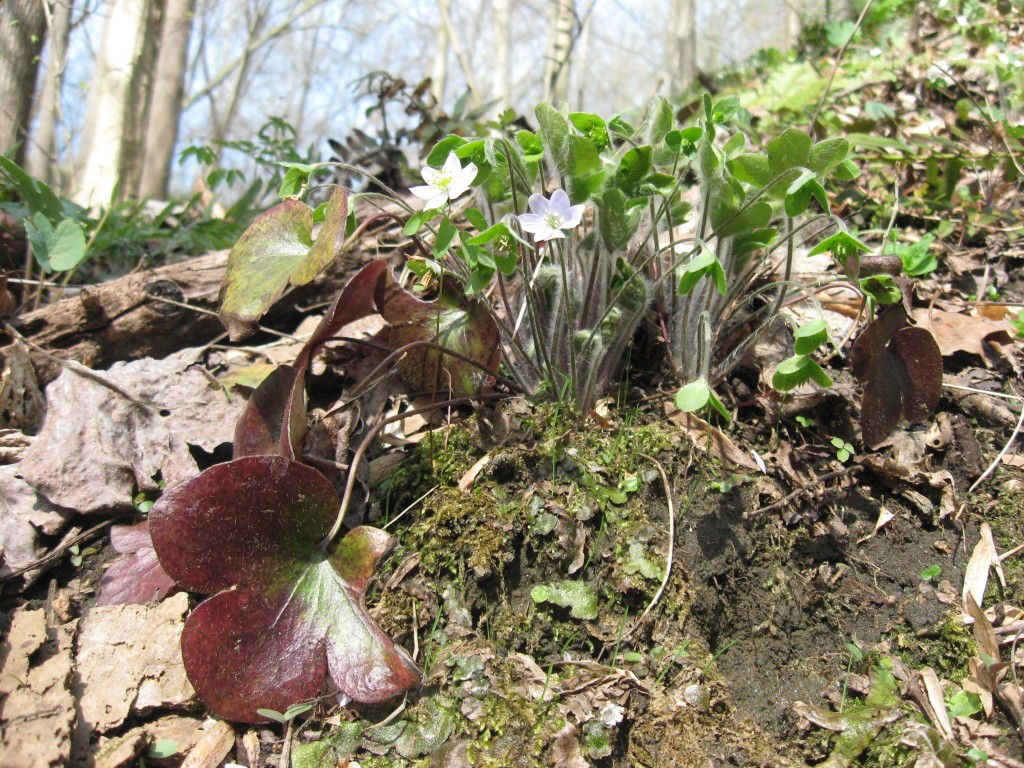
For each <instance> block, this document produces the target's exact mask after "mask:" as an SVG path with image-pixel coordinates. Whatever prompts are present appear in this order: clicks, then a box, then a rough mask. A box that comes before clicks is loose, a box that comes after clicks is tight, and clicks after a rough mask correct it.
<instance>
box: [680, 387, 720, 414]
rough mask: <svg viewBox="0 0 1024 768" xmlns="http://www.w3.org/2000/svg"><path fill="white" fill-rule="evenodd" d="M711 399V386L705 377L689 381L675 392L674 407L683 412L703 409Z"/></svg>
mask: <svg viewBox="0 0 1024 768" xmlns="http://www.w3.org/2000/svg"><path fill="white" fill-rule="evenodd" d="M710 399H711V387H710V386H708V383H707V381H706V380H705V379H697V380H696V381H691V382H690V383H689V384H687V385H686V386H684V387H681V388H680V389H679V391H678V392H676V398H675V403H676V408H678V409H679V410H680V411H683V412H684V413H696V412H697V411H700V410H703V409H704V407H705V406H707V404H708V402H709V401H710Z"/></svg>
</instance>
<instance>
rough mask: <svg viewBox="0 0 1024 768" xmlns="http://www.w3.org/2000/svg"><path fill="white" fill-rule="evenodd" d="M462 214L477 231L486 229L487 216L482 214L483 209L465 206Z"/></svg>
mask: <svg viewBox="0 0 1024 768" xmlns="http://www.w3.org/2000/svg"><path fill="white" fill-rule="evenodd" d="M463 215H464V216H465V217H466V221H468V222H469V223H470V224H472V225H473V227H474V229H476V230H477V232H483V231H484V230H485V229H487V217H486V216H484V214H483V211H481V210H480V209H479V208H467V209H466V212H465V213H464V214H463Z"/></svg>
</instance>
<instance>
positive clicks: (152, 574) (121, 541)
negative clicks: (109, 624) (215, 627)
mask: <svg viewBox="0 0 1024 768" xmlns="http://www.w3.org/2000/svg"><path fill="white" fill-rule="evenodd" d="M110 544H111V546H113V548H114V551H115V552H117V553H119V554H120V555H121V556H120V557H119V558H117V559H116V560H115V561H114V562H113V564H112V565H111V566H110V567H109V568H108V569H107V570H106V572H105V573H104V574H103V577H102V578H101V579H100V595H99V598H98V599H97V600H96V603H97V604H98V605H126V604H134V603H137V604H144V603H148V602H150V601H152V600H161V599H163V598H164V597H166V596H167V595H169V594H170V593H171V592H173V591H174V589H175V586H176V585H175V583H174V579H172V578H171V577H170V576H168V575H167V573H166V572H165V571H164V569H163V568H162V567H161V565H160V561H159V560H158V559H157V556H156V551H155V550H154V549H153V539H152V538H151V537H150V535H149V522H148V521H143V522H141V523H139V524H138V525H132V526H128V525H115V526H114V527H113V528H111V529H110Z"/></svg>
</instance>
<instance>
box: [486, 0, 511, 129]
mask: <svg viewBox="0 0 1024 768" xmlns="http://www.w3.org/2000/svg"><path fill="white" fill-rule="evenodd" d="M491 13H492V16H491V30H492V36H493V38H494V39H493V41H492V46H493V47H492V51H493V53H492V55H491V98H493V99H494V100H495V101H497V102H498V111H501V110H503V109H505V108H506V107H508V106H510V105H511V101H512V98H511V97H512V52H511V49H512V40H511V33H512V2H511V0H494V4H493V7H492V8H491Z"/></svg>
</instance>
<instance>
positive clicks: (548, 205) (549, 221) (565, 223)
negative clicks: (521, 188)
mask: <svg viewBox="0 0 1024 768" xmlns="http://www.w3.org/2000/svg"><path fill="white" fill-rule="evenodd" d="M530 210H531V211H532V213H523V214H520V215H519V224H520V225H521V226H522V227H523V231H524V232H529V233H530V234H532V235H533V239H534V240H535V241H537V242H541V241H544V240H554V239H555V238H556V237H565V232H563V230H566V229H572V228H573V227H577V226H579V223H580V221H581V220H582V219H583V204H582V203H581V204H580V205H569V196H568V195H567V194H565V190H562V189H556V190H555V191H554V192H553V193H552V195H551V199H550V200H548V199H547V198H546V197H544V195H530Z"/></svg>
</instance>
